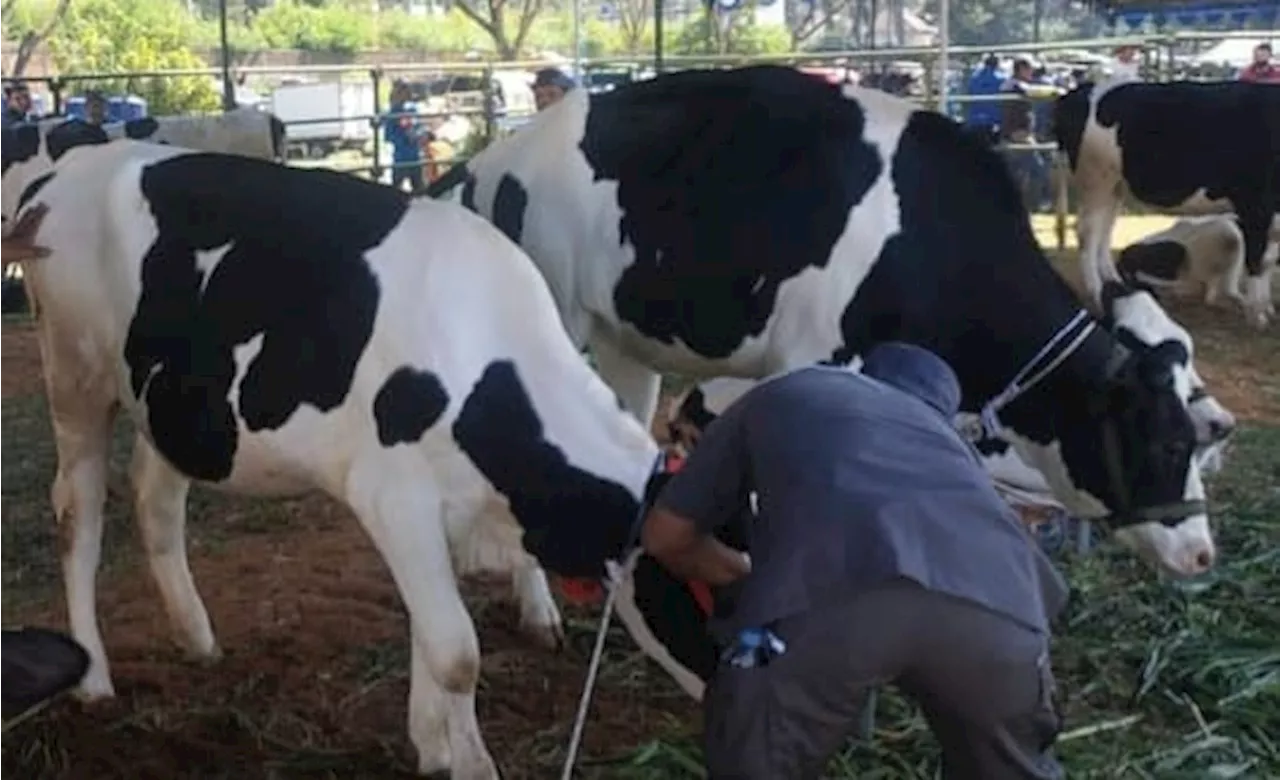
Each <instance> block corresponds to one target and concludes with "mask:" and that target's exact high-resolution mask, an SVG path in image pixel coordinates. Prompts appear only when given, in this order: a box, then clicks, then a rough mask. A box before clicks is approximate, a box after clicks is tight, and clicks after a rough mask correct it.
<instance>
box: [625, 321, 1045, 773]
mask: <svg viewBox="0 0 1280 780" xmlns="http://www.w3.org/2000/svg"><path fill="white" fill-rule="evenodd" d="M959 404H960V388H959V384H958V382H957V380H956V377H955V374H954V373H953V372H952V370H951V368H950V366H948V365H947V364H946V363H945V362H944V361H943V360H942V359H941V358H939V357H937V356H936V355H934V354H933V353H931V352H929V351H927V350H925V349H922V348H920V347H917V346H913V345H910V344H905V343H899V342H890V343H885V344H881V345H879V346H877V347H876V348H874V349H872V350H870V351H869V352H868V353H867V354H866V355H865V359H864V364H863V368H862V373H861V374H859V373H856V372H853V371H849V370H845V369H841V368H834V367H812V368H804V369H800V370H797V371H793V372H790V373H788V374H784V375H782V376H780V377H777V378H775V379H772V380H769V381H765V382H762V383H760V384H759V385H757V386H755V387H753V388H752V389H751V390H750V391H748V392H747V393H746V394H744V395H743V396H742V397H741V398H739V399H738V400H737V401H736V402H734V403H733V404H732V405H731V406H730V407H729V408H728V409H726V410H725V412H724V413H723V414H722V415H721V416H720V417H719V418H718V419H717V420H716V421H715V422H713V423H711V424H710V425H709V426H708V427H707V429H706V431H705V432H704V433H703V435H702V438H701V440H700V441H699V443H698V447H697V449H695V450H694V451H693V453H692V454H691V455H690V457H689V459H688V461H687V462H686V463H685V465H684V467H683V468H682V469H681V470H680V471H679V472H678V473H676V474H675V475H674V476H672V477H671V478H670V480H669V481H668V482H667V483H666V485H665V486H664V487H663V488H662V489H661V492H659V493H658V495H657V498H656V501H655V504H654V508H653V509H652V511H651V512H650V513H649V515H648V516H647V517H646V519H645V523H644V526H643V528H642V534H641V538H642V541H643V544H644V546H645V548H646V549H647V550H648V551H649V553H650V554H652V555H653V556H654V557H655V558H656V559H657V560H658V561H659V562H661V563H662V564H663V565H664V566H666V568H667V569H669V570H670V571H671V572H672V573H673V574H675V575H676V576H678V577H680V578H682V579H685V580H692V581H702V582H706V583H708V584H710V585H711V586H712V587H714V588H717V589H718V592H717V601H720V600H721V599H722V598H723V597H724V596H725V595H727V594H728V593H730V592H732V594H733V595H732V605H731V606H730V607H729V608H728V609H722V608H721V607H722V605H721V604H719V603H717V605H716V619H715V620H713V621H712V623H711V629H712V633H713V634H714V635H715V636H716V638H717V640H718V641H719V643H720V644H721V646H722V647H723V648H724V652H723V654H722V656H721V663H720V666H719V668H718V670H717V671H716V673H715V676H714V678H713V679H712V680H711V681H710V683H709V685H708V688H707V692H706V695H705V699H704V706H705V754H706V765H707V771H708V776H709V777H710V778H712V780H729V779H730V778H732V779H733V780H748V779H751V778H760V780H778V778H787V780H806V779H807V778H818V777H820V776H821V774H822V771H823V769H824V766H825V763H826V761H827V759H828V758H829V757H830V756H831V755H832V754H834V753H835V752H836V751H837V750H838V749H839V748H840V747H841V745H842V744H843V742H844V740H845V739H846V737H847V736H848V735H849V734H850V732H851V731H852V730H853V728H854V726H855V725H856V722H857V720H858V717H859V715H860V713H861V710H862V708H863V705H864V704H865V703H866V700H867V694H868V692H869V691H870V690H872V689H873V688H875V687H877V686H879V685H882V684H886V683H895V684H897V685H898V687H899V688H900V689H901V690H902V691H903V692H904V693H905V694H906V695H908V696H909V697H911V698H913V699H914V700H915V701H916V702H918V703H919V705H920V706H921V708H922V709H923V710H924V713H925V716H926V717H927V718H928V720H929V723H930V726H931V727H932V729H933V731H934V734H935V735H936V736H937V738H938V740H939V742H940V743H941V746H942V753H943V777H944V778H948V780H952V779H954V780H960V779H961V778H966V779H973V780H976V779H977V778H981V779H982V780H1005V779H1006V778H1009V779H1012V778H1027V779H1028V780H1031V779H1033V778H1034V779H1036V780H1041V779H1047V778H1060V777H1062V770H1061V768H1060V767H1059V766H1058V764H1057V762H1056V761H1055V760H1054V759H1053V757H1052V755H1051V752H1050V751H1051V746H1052V744H1053V742H1054V740H1055V739H1056V737H1057V734H1058V732H1059V729H1060V727H1061V721H1060V718H1059V716H1058V713H1057V711H1056V708H1055V702H1054V696H1053V692H1054V680H1053V674H1052V671H1051V670H1050V664H1049V621H1050V618H1051V617H1052V616H1053V615H1054V614H1056V613H1057V612H1058V611H1059V610H1060V609H1061V607H1062V605H1063V603H1064V602H1065V597H1066V588H1065V586H1064V584H1063V582H1062V580H1061V578H1060V577H1059V576H1058V574H1057V573H1056V572H1055V571H1054V570H1053V567H1052V565H1051V564H1050V563H1049V561H1048V560H1047V559H1046V558H1045V557H1044V555H1043V553H1041V552H1040V551H1039V549H1038V548H1037V547H1036V545H1035V544H1034V543H1033V542H1032V541H1031V540H1030V538H1029V536H1028V535H1027V533H1026V531H1025V530H1024V529H1023V527H1022V525H1021V524H1020V523H1019V521H1018V519H1017V518H1016V517H1015V516H1014V515H1013V514H1012V512H1011V510H1010V509H1009V508H1008V506H1007V505H1006V504H1005V502H1004V501H1003V500H1001V498H1000V497H999V495H997V493H996V491H995V489H994V487H993V486H992V483H991V479H990V477H988V475H987V474H986V472H985V471H984V469H983V468H982V465H981V463H980V461H979V460H978V459H977V456H976V455H975V453H974V452H973V451H972V450H971V449H970V448H969V446H968V445H967V444H966V443H965V442H964V441H963V440H962V439H961V438H960V437H959V436H958V435H957V433H956V432H955V430H954V428H953V427H952V420H953V418H954V417H955V414H956V412H957V410H958V408H959ZM753 492H754V493H755V494H756V497H757V500H758V510H759V511H758V516H757V517H756V518H755V519H754V520H752V521H750V527H749V528H748V529H747V530H746V531H745V538H746V539H747V545H746V549H747V550H748V551H749V555H750V557H749V558H748V557H747V556H746V555H744V554H742V553H740V552H738V551H737V550H734V549H732V548H730V547H728V546H726V545H724V544H722V543H720V542H719V541H717V539H716V538H715V537H714V536H713V534H714V533H715V532H717V531H720V530H722V529H723V528H724V527H725V526H726V524H729V523H732V522H733V521H734V518H735V517H738V516H740V509H741V507H742V506H743V505H744V504H745V503H746V502H747V501H748V498H749V496H750V494H751V493H753ZM736 530H739V531H740V530H741V529H736Z"/></svg>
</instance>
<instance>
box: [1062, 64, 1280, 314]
mask: <svg viewBox="0 0 1280 780" xmlns="http://www.w3.org/2000/svg"><path fill="white" fill-rule="evenodd" d="M1054 114H1055V115H1054V127H1055V135H1056V136H1057V140H1058V144H1059V146H1060V147H1061V148H1062V149H1063V150H1065V151H1066V153H1067V157H1068V158H1069V160H1070V165H1071V171H1072V178H1073V180H1074V183H1075V185H1076V189H1077V197H1078V199H1079V200H1078V202H1079V206H1078V208H1077V211H1076V214H1077V217H1076V231H1077V234H1078V236H1079V240H1080V262H1081V265H1082V271H1083V272H1084V278H1085V283H1086V286H1087V287H1088V289H1089V291H1090V293H1091V294H1093V295H1095V296H1096V295H1098V293H1099V291H1100V290H1101V288H1102V283H1103V282H1104V281H1106V280H1108V279H1116V278H1118V277H1117V271H1116V268H1115V265H1114V264H1113V262H1112V259H1111V234H1112V231H1113V230H1114V228H1115V222H1116V218H1117V216H1118V215H1119V212H1120V206H1121V200H1122V198H1123V195H1124V192H1125V191H1126V190H1127V191H1128V192H1129V193H1131V194H1132V195H1133V197H1134V198H1136V199H1137V200H1138V201H1140V202H1142V203H1145V204H1147V205H1149V206H1153V207H1156V208H1159V209H1162V210H1164V211H1167V212H1169V213H1176V214H1208V213H1222V212H1235V213H1236V215H1237V217H1238V218H1239V224H1240V229H1241V230H1242V232H1243V234H1244V264H1245V282H1244V287H1245V292H1244V297H1245V301H1246V304H1247V306H1248V308H1249V311H1250V314H1251V316H1252V318H1253V319H1254V320H1255V322H1259V323H1262V324H1264V325H1265V323H1266V321H1267V317H1268V314H1269V313H1268V311H1267V310H1268V307H1269V301H1270V295H1269V289H1268V285H1269V283H1270V275H1269V274H1267V273H1266V269H1265V267H1264V262H1263V256H1264V253H1265V251H1266V244H1267V234H1268V232H1269V231H1270V229H1271V223H1272V219H1273V218H1274V216H1275V215H1276V213H1277V212H1280V86H1277V85H1274V84H1255V83H1250V82H1242V81H1231V82H1208V83H1197V82H1183V81H1179V82H1169V83H1144V82H1134V81H1120V82H1105V83H1102V84H1093V83H1087V82H1086V83H1084V84H1081V85H1080V86H1079V87H1076V88H1075V89H1074V90H1072V91H1071V92H1068V93H1067V94H1066V95H1064V96H1063V97H1062V98H1061V99H1059V101H1058V103H1057V106H1056V108H1055V112H1054Z"/></svg>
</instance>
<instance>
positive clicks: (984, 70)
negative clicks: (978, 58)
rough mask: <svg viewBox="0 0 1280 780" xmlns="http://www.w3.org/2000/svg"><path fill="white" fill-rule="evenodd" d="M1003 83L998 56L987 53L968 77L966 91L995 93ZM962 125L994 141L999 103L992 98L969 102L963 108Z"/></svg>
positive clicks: (976, 93) (997, 126)
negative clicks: (980, 65)
mask: <svg viewBox="0 0 1280 780" xmlns="http://www.w3.org/2000/svg"><path fill="white" fill-rule="evenodd" d="M1004 83H1005V75H1004V74H1003V73H1002V72H1001V71H1000V58H999V57H997V56H996V55H994V54H989V55H987V58H986V59H984V60H983V61H982V67H980V68H978V69H977V70H975V71H974V72H973V75H972V76H970V77H969V88H968V92H969V94H970V95H971V96H972V95H988V96H989V95H996V94H999V92H1000V87H1001V86H1002V85H1003V84H1004ZM964 125H965V128H967V129H968V130H970V131H971V132H974V133H977V134H978V135H980V136H982V137H984V138H985V139H986V140H988V141H989V142H992V143H994V142H995V140H996V138H997V135H998V131H999V126H1000V103H999V102H997V101H994V100H983V101H975V102H972V103H969V104H968V106H967V107H966V109H965V118H964Z"/></svg>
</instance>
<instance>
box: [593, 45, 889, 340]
mask: <svg viewBox="0 0 1280 780" xmlns="http://www.w3.org/2000/svg"><path fill="white" fill-rule="evenodd" d="M590 100H591V108H590V111H589V113H588V114H587V124H586V130H585V133H584V136H583V139H582V141H581V144H580V146H581V149H582V152H583V154H584V155H585V157H586V159H587V161H588V163H589V164H590V165H591V168H592V170H593V171H594V175H595V179H596V180H613V181H617V182H618V191H617V198H618V204H619V207H620V208H621V211H622V218H621V220H620V224H619V233H620V235H621V237H622V240H624V241H629V242H630V243H631V244H632V246H634V248H635V262H634V263H632V264H631V265H630V266H629V267H628V268H627V269H626V270H625V271H623V273H622V275H621V277H620V279H619V281H618V283H617V287H616V288H615V290H614V304H615V306H616V307H617V311H618V315H619V316H620V317H621V319H622V320H624V321H626V322H629V323H631V324H633V325H635V327H636V328H637V329H638V330H639V331H640V332H641V333H643V334H645V335H646V336H648V337H650V338H653V339H657V340H660V341H662V342H664V343H667V344H671V343H673V342H674V341H675V340H677V339H679V340H680V341H682V342H684V343H685V344H686V345H688V346H689V348H691V349H693V350H694V351H696V352H697V353H699V354H701V355H704V356H706V357H710V358H722V357H726V356H728V355H730V354H732V353H733V352H734V350H736V349H737V348H738V347H739V346H740V345H741V344H742V342H743V340H744V339H746V338H748V337H750V336H754V335H759V334H760V333H761V332H762V331H763V330H764V328H765V325H766V323H767V321H768V319H769V317H770V315H771V314H772V313H773V308H774V303H775V300H776V298H777V294H778V288H779V286H780V285H781V284H782V283H783V282H784V281H786V280H788V279H790V278H792V277H794V276H796V275H798V274H800V273H801V272H802V271H804V270H805V269H806V268H810V267H819V268H820V267H825V266H826V265H827V262H828V261H829V259H830V255H831V249H832V247H833V246H834V244H835V242H836V240H837V239H838V238H839V237H840V235H841V234H842V233H843V232H844V228H845V223H846V220H847V219H848V215H849V211H850V209H852V208H853V207H855V206H856V205H857V204H858V203H859V202H861V200H862V199H863V197H864V196H865V195H866V193H867V191H868V190H869V189H870V188H871V186H872V185H873V184H874V183H875V181H876V179H877V177H878V176H879V175H880V174H881V172H882V162H881V159H880V156H879V153H878V152H877V150H876V147H875V146H873V145H872V144H870V143H868V142H867V141H866V139H865V138H863V131H864V129H865V126H866V117H865V116H864V114H863V110H862V107H861V106H860V105H859V104H858V103H856V102H853V101H850V100H846V99H844V98H843V97H842V96H841V95H840V92H839V90H838V89H837V88H835V87H833V86H832V85H829V84H826V83H824V82H821V81H819V80H818V79H814V78H812V77H811V76H808V75H805V74H803V73H800V72H799V71H796V70H794V69H792V68H780V67H772V66H760V67H751V68H742V69H738V70H734V71H727V72H726V71H685V72H681V73H674V74H670V75H665V76H662V77H660V78H658V79H654V80H652V81H645V82H639V83H636V84H632V85H628V86H627V88H625V89H620V90H616V91H613V92H609V93H605V94H600V95H592V96H591V98H590Z"/></svg>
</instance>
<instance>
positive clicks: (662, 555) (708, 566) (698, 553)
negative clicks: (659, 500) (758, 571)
mask: <svg viewBox="0 0 1280 780" xmlns="http://www.w3.org/2000/svg"><path fill="white" fill-rule="evenodd" d="M640 541H641V542H642V543H643V544H644V548H645V550H646V551H648V553H649V554H650V555H652V556H653V557H654V558H657V559H658V562H659V563H661V564H662V565H663V566H664V567H666V568H667V570H668V571H670V572H671V573H672V574H674V575H675V576H676V577H678V578H680V579H682V580H686V581H695V582H705V583H707V584H708V585H710V586H712V587H715V588H721V587H724V586H725V585H728V584H730V583H733V582H736V581H737V580H739V579H741V578H742V577H745V576H746V575H747V574H748V573H749V572H750V571H751V563H750V562H749V560H748V559H747V556H746V554H745V553H740V552H738V551H737V550H734V549H733V548H731V547H729V546H728V545H725V544H723V543H721V542H720V541H719V540H717V539H716V538H715V537H714V536H711V535H710V534H708V533H703V532H702V531H699V530H698V526H697V524H696V523H695V522H694V521H692V520H690V519H689V518H687V517H682V516H680V515H678V514H676V513H675V512H672V511H670V510H668V509H663V508H662V507H655V508H654V509H653V510H651V511H650V512H649V516H648V517H647V518H645V522H644V528H643V529H641V532H640Z"/></svg>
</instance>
